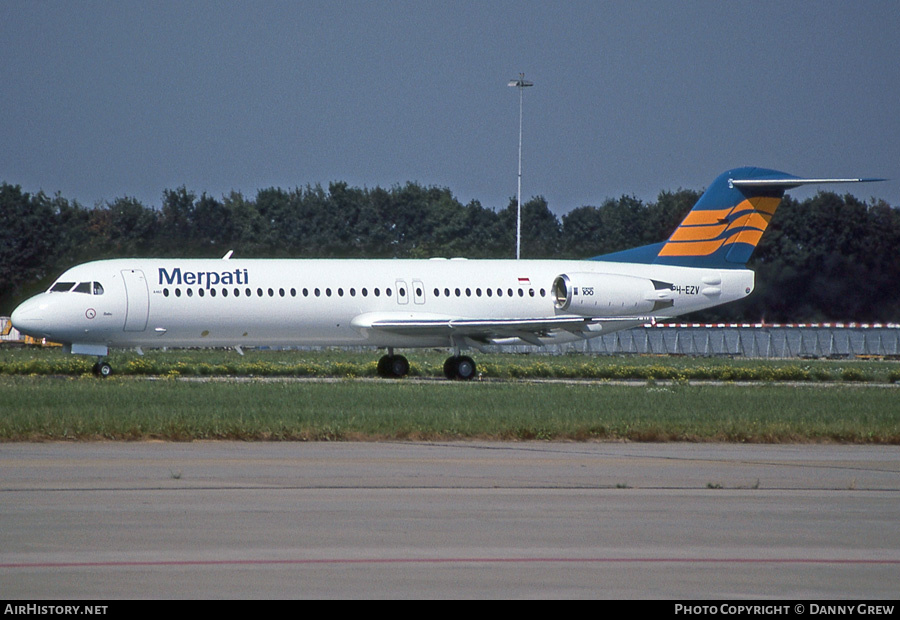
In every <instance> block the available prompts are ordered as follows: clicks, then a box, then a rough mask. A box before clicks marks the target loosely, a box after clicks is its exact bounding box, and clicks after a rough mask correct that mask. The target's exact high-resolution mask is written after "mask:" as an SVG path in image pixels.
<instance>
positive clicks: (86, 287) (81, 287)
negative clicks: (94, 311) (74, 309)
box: [72, 282, 91, 295]
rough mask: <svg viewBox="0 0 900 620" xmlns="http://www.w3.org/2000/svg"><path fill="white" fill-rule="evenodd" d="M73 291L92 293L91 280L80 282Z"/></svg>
mask: <svg viewBox="0 0 900 620" xmlns="http://www.w3.org/2000/svg"><path fill="white" fill-rule="evenodd" d="M72 292H73V293H86V294H88V295H90V294H91V283H90V282H79V283H78V286H76V287H75V288H73V289H72Z"/></svg>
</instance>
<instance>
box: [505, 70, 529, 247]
mask: <svg viewBox="0 0 900 620" xmlns="http://www.w3.org/2000/svg"><path fill="white" fill-rule="evenodd" d="M507 86H514V87H515V88H518V89H519V178H518V185H517V188H516V260H518V259H519V258H520V257H521V254H522V93H523V91H524V90H525V89H526V88H527V87H529V86H534V82H529V81H527V80H526V79H525V74H524V73H520V74H519V79H518V80H510V81H509V84H507Z"/></svg>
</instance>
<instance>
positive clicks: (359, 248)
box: [0, 182, 900, 322]
mask: <svg viewBox="0 0 900 620" xmlns="http://www.w3.org/2000/svg"><path fill="white" fill-rule="evenodd" d="M699 197H700V192H696V191H693V190H685V189H679V190H677V191H674V192H672V191H663V192H661V193H660V194H659V196H658V197H657V199H656V201H653V202H644V201H642V200H639V199H637V198H635V197H633V196H622V197H620V198H616V199H613V198H611V199H607V200H606V201H604V202H603V203H602V204H601V205H600V206H583V207H579V208H577V209H574V210H572V211H570V212H568V213H566V214H565V215H563V216H562V217H561V218H558V217H557V216H556V215H554V214H553V212H552V211H551V210H550V208H549V205H548V204H547V201H546V200H545V199H544V198H543V197H536V198H532V199H531V200H530V201H528V202H527V203H525V204H523V205H522V257H523V258H567V259H578V258H587V257H591V256H597V255H600V254H606V253H609V252H616V251H619V250H624V249H628V248H631V247H635V246H640V245H645V244H648V243H655V242H658V241H663V240H665V239H666V238H667V237H668V236H669V235H670V234H671V232H672V231H673V230H674V229H675V227H676V226H677V225H678V223H679V222H680V221H681V220H682V219H683V218H684V216H685V215H686V214H687V212H688V211H690V209H691V208H692V207H693V205H694V203H695V202H696V201H697V199H698V198H699ZM515 221H516V203H515V199H511V200H510V202H509V204H508V205H507V207H506V208H503V209H498V210H494V209H490V208H486V207H484V206H482V205H481V203H479V202H478V201H472V202H469V203H468V204H462V203H460V202H459V201H458V200H457V199H456V198H455V197H454V196H453V194H452V193H451V191H450V190H449V189H447V188H440V187H425V186H421V185H419V184H417V183H407V184H405V185H398V186H395V187H391V188H387V189H386V188H381V187H376V188H374V189H360V188H357V187H350V186H348V185H347V184H346V183H342V182H335V183H331V184H329V185H328V187H327V189H326V188H323V187H322V186H320V185H314V186H306V187H302V188H295V189H292V190H285V189H281V188H267V189H262V190H259V191H258V192H257V194H256V196H255V198H248V197H245V196H244V195H242V194H241V193H238V192H232V193H231V194H229V195H227V196H223V197H222V198H221V199H217V198H214V197H212V196H209V195H207V194H205V193H203V194H200V195H199V196H198V195H197V194H196V193H194V192H191V191H189V190H188V189H186V188H185V187H179V188H177V189H174V190H166V191H165V192H164V193H163V200H162V206H161V207H160V208H154V207H148V206H145V205H143V204H142V203H141V202H139V201H137V200H135V199H134V198H129V197H122V198H116V199H115V200H112V201H107V202H105V203H103V204H99V205H96V206H94V207H84V206H82V205H80V204H79V203H77V202H76V201H71V200H68V199H66V198H64V197H63V196H61V195H59V194H57V195H55V196H48V195H46V194H45V193H43V192H38V193H33V194H30V193H26V192H23V191H22V189H21V187H20V186H18V185H11V184H8V183H2V184H0V222H2V224H0V314H8V313H9V312H10V311H11V310H12V308H13V307H15V304H16V303H18V302H19V301H21V300H22V299H23V298H25V297H27V296H28V295H31V294H34V293H35V292H37V291H39V290H42V289H45V288H46V287H47V286H49V284H50V283H51V282H52V280H53V279H54V278H55V277H57V276H58V275H59V274H60V273H61V272H62V271H64V270H65V269H66V268H68V267H70V266H72V265H75V264H77V263H80V262H85V261H88V260H95V259H101V258H114V257H129V256H158V257H174V256H187V257H218V256H222V255H223V254H225V253H226V252H227V251H228V250H234V251H235V256H236V257H244V258H250V257H254V258H256V257H259V258H262V257H298V258H303V257H310V258H311V257H326V258H327V257H334V258H354V257H359V258H428V257H432V256H445V257H454V256H464V257H468V258H513V257H514V253H515ZM898 248H900V210H898V209H897V208H894V207H892V206H891V205H889V204H888V203H886V202H884V201H882V200H872V201H869V202H863V201H860V200H858V199H857V198H855V197H853V196H851V195H849V194H848V195H843V196H841V195H838V194H834V193H827V192H823V193H819V194H817V195H816V196H814V197H812V198H809V199H806V200H803V201H796V200H794V199H792V198H791V197H790V196H788V197H786V198H785V200H784V201H783V202H782V204H781V206H780V207H779V210H778V212H777V214H776V215H775V217H774V218H773V220H772V223H771V225H770V227H769V231H768V232H767V234H766V235H764V236H763V239H762V242H761V243H760V245H759V247H758V248H757V250H756V252H755V253H754V255H753V258H752V259H751V261H750V263H749V266H750V267H751V268H752V269H754V270H755V271H756V273H757V289H756V292H755V293H754V294H753V295H751V296H750V297H749V298H747V299H746V300H743V301H741V302H737V303H734V304H730V305H726V306H723V307H721V308H716V309H712V310H709V311H706V312H704V313H698V314H695V315H692V317H691V318H692V319H694V320H717V321H752V322H756V321H760V320H765V321H768V322H796V321H898V320H900V288H898V287H897V286H895V283H897V282H898V279H900V252H898Z"/></svg>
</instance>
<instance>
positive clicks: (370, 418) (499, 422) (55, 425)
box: [0, 376, 900, 444]
mask: <svg viewBox="0 0 900 620" xmlns="http://www.w3.org/2000/svg"><path fill="white" fill-rule="evenodd" d="M0 394H2V400H0V441H33V440H59V439H126V440H144V439H166V440H181V441H188V440H197V439H243V440H377V439H421V440H451V439H500V440H530V439H556V440H576V441H586V440H630V441H731V442H820V441H837V442H853V443H893V444H897V443H900V407H898V403H900V400H898V399H900V393H898V392H897V391H896V390H895V389H894V388H891V387H874V386H873V387H865V386H859V385H844V384H835V385H827V386H821V385H810V386H808V387H807V386H801V387H792V386H782V385H777V384H766V383H760V384H757V385H751V386H742V385H721V386H713V385H690V384H687V383H684V382H677V381H676V382H668V383H655V384H654V383H649V384H641V385H631V386H623V385H610V384H603V383H580V384H579V383H575V384H559V383H553V384H546V383H533V382H511V383H510V382H469V383H458V382H448V381H427V382H413V381H404V380H399V381H382V380H373V381H354V380H342V381H337V382H331V383H319V382H305V381H292V380H241V381H231V380H229V381H186V380H176V379H173V378H168V379H150V380H148V379H144V378H131V377H121V376H119V377H114V378H111V379H108V380H97V379H94V378H92V377H75V378H66V377H40V376H37V377H25V376H12V377H10V376H0Z"/></svg>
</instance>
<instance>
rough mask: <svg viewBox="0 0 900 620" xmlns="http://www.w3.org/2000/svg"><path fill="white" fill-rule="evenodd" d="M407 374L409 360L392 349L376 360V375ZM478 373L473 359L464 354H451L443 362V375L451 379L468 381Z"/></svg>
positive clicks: (400, 375)
mask: <svg viewBox="0 0 900 620" xmlns="http://www.w3.org/2000/svg"><path fill="white" fill-rule="evenodd" d="M408 374H409V361H407V359H406V358H405V357H403V356H402V355H394V350H393V349H388V354H387V355H383V356H382V357H381V359H380V360H378V376H379V377H387V378H389V379H399V378H400V377H405V376H406V375H408ZM476 374H478V367H477V366H476V365H475V361H474V360H473V359H472V358H471V357H468V356H465V355H453V356H451V357H448V358H447V361H446V362H444V376H445V377H447V378H448V379H451V380H458V381H469V380H470V379H473V378H474V377H475V375H476Z"/></svg>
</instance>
